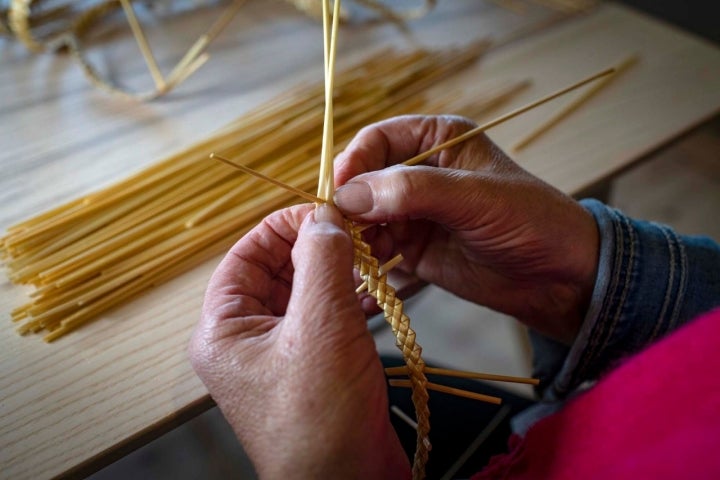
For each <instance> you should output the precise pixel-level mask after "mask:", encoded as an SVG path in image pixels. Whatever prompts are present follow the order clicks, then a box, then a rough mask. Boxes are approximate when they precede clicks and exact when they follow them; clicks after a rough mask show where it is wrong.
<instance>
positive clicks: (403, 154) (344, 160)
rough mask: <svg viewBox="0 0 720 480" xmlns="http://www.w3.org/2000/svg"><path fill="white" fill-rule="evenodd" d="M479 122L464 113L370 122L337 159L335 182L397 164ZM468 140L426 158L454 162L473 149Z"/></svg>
mask: <svg viewBox="0 0 720 480" xmlns="http://www.w3.org/2000/svg"><path fill="white" fill-rule="evenodd" d="M475 126H476V125H475V124H474V123H473V122H472V121H470V120H468V119H466V118H463V117H457V116H449V115H448V116H427V115H406V116H400V117H395V118H391V119H389V120H384V121H382V122H378V123H375V124H372V125H369V126H367V127H365V128H363V129H362V130H360V132H359V133H358V134H357V135H356V136H355V138H353V140H352V141H351V142H350V144H349V145H348V146H347V148H346V149H345V151H343V152H342V153H341V154H340V155H338V157H337V158H336V160H335V183H336V185H343V184H344V183H345V182H347V181H348V180H349V179H351V178H353V177H355V176H357V175H360V174H362V173H366V172H371V171H373V170H380V169H382V168H385V167H387V166H391V165H396V164H398V163H402V162H404V161H405V160H408V159H410V158H412V157H414V156H416V155H418V154H420V153H422V152H425V151H427V150H429V149H430V148H432V147H434V146H435V145H439V144H440V143H443V142H445V141H447V140H449V139H451V138H455V137H457V136H458V135H460V134H462V133H464V132H466V131H468V130H470V129H472V128H474V127H475ZM475 143H480V144H482V146H483V149H485V150H488V149H487V148H486V147H487V145H489V144H490V142H489V141H487V139H486V138H484V136H481V137H479V138H478V139H477V140H476V141H475ZM471 145H472V142H466V143H464V144H462V145H460V146H458V147H455V148H454V149H449V150H446V151H443V152H441V153H440V154H438V155H435V156H433V157H430V158H429V159H428V160H426V161H425V164H428V165H439V166H450V165H451V164H452V165H453V166H455V167H456V168H460V167H461V166H460V165H456V164H454V163H453V162H454V161H455V159H456V157H457V156H458V152H459V151H461V150H463V149H465V150H467V149H472V148H473V147H472V146H471Z"/></svg>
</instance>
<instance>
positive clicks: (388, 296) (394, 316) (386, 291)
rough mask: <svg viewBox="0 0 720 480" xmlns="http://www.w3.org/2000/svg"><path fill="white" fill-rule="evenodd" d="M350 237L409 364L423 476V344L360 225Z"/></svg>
mask: <svg viewBox="0 0 720 480" xmlns="http://www.w3.org/2000/svg"><path fill="white" fill-rule="evenodd" d="M349 230H350V233H351V235H352V239H353V255H354V264H355V268H357V269H358V271H359V272H360V278H362V280H363V282H364V284H366V285H367V290H368V293H369V294H370V295H372V296H373V297H374V298H375V299H376V300H377V304H378V306H379V307H380V308H382V310H383V314H384V315H385V320H387V322H388V323H389V324H390V326H391V327H392V331H393V334H394V335H395V339H396V341H395V345H397V347H398V348H399V349H400V351H401V352H402V355H403V359H404V360H405V365H407V367H408V371H409V373H408V374H409V376H410V382H411V385H412V401H413V405H414V406H415V416H416V420H417V424H418V427H417V447H416V450H415V459H414V462H413V479H422V478H425V464H426V463H427V460H428V454H429V452H430V439H429V437H428V434H429V433H430V409H429V408H428V393H427V383H428V381H427V378H425V362H424V361H423V359H422V347H420V345H418V344H417V343H416V342H415V331H414V330H413V329H412V328H410V318H409V317H408V316H407V315H405V314H404V313H403V302H402V300H400V299H399V298H397V297H396V296H395V289H394V288H393V287H392V286H391V285H389V284H388V282H387V272H382V271H380V262H379V261H378V259H377V258H376V257H374V256H373V255H372V253H371V249H370V245H368V244H367V243H365V242H364V241H363V240H362V237H361V231H362V229H361V228H360V227H358V226H356V225H352V224H350V225H349Z"/></svg>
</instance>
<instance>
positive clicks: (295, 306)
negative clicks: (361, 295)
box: [285, 205, 364, 336]
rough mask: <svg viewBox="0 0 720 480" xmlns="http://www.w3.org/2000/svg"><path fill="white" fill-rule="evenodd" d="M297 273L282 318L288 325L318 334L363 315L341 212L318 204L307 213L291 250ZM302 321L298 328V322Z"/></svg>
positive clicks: (361, 317)
mask: <svg viewBox="0 0 720 480" xmlns="http://www.w3.org/2000/svg"><path fill="white" fill-rule="evenodd" d="M292 259H293V264H294V266H295V275H294V277H293V291H292V294H291V297H290V301H289V303H288V309H287V315H286V317H285V322H287V323H289V324H293V323H301V324H302V325H301V326H300V325H297V324H296V325H288V326H289V327H290V328H291V329H293V330H297V331H302V332H304V333H308V334H310V335H317V336H321V334H327V333H328V330H333V329H338V328H339V329H342V328H345V327H346V326H347V325H344V321H346V320H347V319H355V320H354V321H355V322H356V323H357V322H359V324H361V325H362V326H363V328H364V315H363V314H362V311H361V310H360V306H359V304H358V300H357V296H356V294H355V282H354V278H353V269H352V262H353V250H352V240H351V238H350V235H349V233H348V232H347V231H346V230H345V227H344V221H343V218H342V215H340V212H339V211H338V210H337V209H336V208H334V207H331V206H328V205H320V206H318V207H317V208H316V210H315V212H313V214H310V215H308V217H307V219H306V221H305V222H304V223H303V225H302V227H301V228H300V232H299V234H298V239H297V242H296V244H295V247H294V249H293V252H292ZM296 327H300V328H296Z"/></svg>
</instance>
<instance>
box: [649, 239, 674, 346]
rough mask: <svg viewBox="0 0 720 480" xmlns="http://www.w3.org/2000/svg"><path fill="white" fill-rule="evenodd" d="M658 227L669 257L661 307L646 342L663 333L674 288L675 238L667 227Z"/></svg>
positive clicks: (667, 321)
mask: <svg viewBox="0 0 720 480" xmlns="http://www.w3.org/2000/svg"><path fill="white" fill-rule="evenodd" d="M658 228H659V229H660V231H661V232H662V233H663V235H664V236H665V243H666V246H667V251H668V256H669V257H670V258H669V261H668V279H667V284H666V286H665V299H664V300H663V305H662V308H661V309H660V313H659V314H658V318H657V319H656V320H655V328H653V331H652V333H651V334H650V338H648V339H647V340H646V341H645V343H646V344H649V343H651V342H653V341H654V340H655V339H656V338H657V337H658V336H660V335H662V334H664V333H665V331H666V330H667V325H665V323H669V321H670V319H669V318H668V319H667V320H666V319H665V317H666V316H667V312H668V310H669V308H670V304H671V303H672V302H671V299H672V297H673V295H672V294H673V290H674V289H675V269H676V268H675V239H674V238H672V237H671V235H670V232H668V229H667V228H664V227H661V226H658ZM663 325H665V328H663Z"/></svg>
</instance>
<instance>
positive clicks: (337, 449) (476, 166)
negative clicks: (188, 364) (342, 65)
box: [189, 116, 599, 478]
mask: <svg viewBox="0 0 720 480" xmlns="http://www.w3.org/2000/svg"><path fill="white" fill-rule="evenodd" d="M472 127H473V124H472V123H471V122H469V121H467V120H465V119H461V118H458V117H423V116H412V117H399V118H395V119H391V120H388V121H385V122H381V123H379V124H375V125H372V126H369V127H367V128H365V129H363V130H362V131H361V132H359V133H358V135H357V136H356V137H355V139H354V140H353V141H352V142H351V144H350V145H349V146H348V147H347V149H346V150H345V152H343V153H342V154H341V155H340V156H339V157H338V158H337V159H336V184H337V185H339V186H340V187H339V188H338V190H337V192H336V196H335V203H336V204H337V206H338V207H339V208H340V210H341V211H342V212H343V213H344V214H345V215H347V216H348V217H350V218H352V219H353V220H356V221H358V222H363V223H371V224H377V225H380V226H376V227H372V228H371V229H369V230H368V231H367V232H366V235H367V238H368V240H369V241H370V242H371V244H372V245H373V251H374V253H375V254H376V255H378V254H379V256H380V257H382V258H390V257H392V256H394V255H395V254H396V253H402V254H403V256H404V257H405V261H403V262H402V263H401V264H400V265H399V266H398V267H397V270H399V271H402V272H405V274H406V275H408V276H409V278H413V279H417V280H420V281H425V282H430V283H434V284H437V285H439V286H440V287H442V288H444V289H447V290H449V291H451V292H453V293H455V294H457V295H459V296H461V297H464V298H466V299H468V300H471V301H473V302H476V303H479V304H483V305H486V306H489V307H491V308H494V309H496V310H499V311H502V312H505V313H508V314H510V315H513V316H516V317H517V318H518V319H520V320H521V321H523V322H525V323H526V324H528V325H530V326H532V327H534V328H536V329H538V330H539V331H542V332H544V333H545V334H547V335H549V336H551V337H553V338H555V339H556V340H559V341H562V342H566V343H570V342H572V340H573V339H574V337H575V335H576V333H577V330H578V328H579V326H580V324H581V321H582V319H583V316H584V314H585V310H586V309H587V305H588V302H589V298H590V295H591V293H592V289H593V285H594V281H595V276H596V268H597V267H596V264H597V255H598V248H599V246H598V242H599V240H598V232H597V227H596V225H595V222H594V220H593V218H592V216H591V215H590V214H589V213H587V212H586V211H585V210H584V209H583V208H582V207H580V206H579V205H578V204H577V203H576V202H574V201H573V200H572V199H571V198H569V197H567V196H566V195H564V194H562V193H561V192H559V191H557V190H556V189H554V188H552V187H550V186H549V185H547V184H545V183H544V182H542V181H540V180H539V179H537V178H535V177H534V176H532V175H530V174H529V173H527V172H526V171H524V170H523V169H522V168H520V167H519V166H518V165H516V164H515V163H513V162H512V161H511V160H510V159H509V158H508V157H507V156H506V155H505V154H504V153H502V152H501V151H500V150H499V149H498V148H497V147H495V146H494V145H493V144H492V143H491V142H490V141H489V140H488V139H487V138H486V137H483V136H480V137H476V138H475V139H473V140H469V141H467V142H465V143H463V144H461V145H458V146H457V147H455V148H452V149H449V150H447V151H443V152H441V153H440V154H439V155H436V156H435V157H432V158H430V159H429V160H428V161H427V162H426V163H425V165H421V166H417V167H404V166H394V165H396V164H398V163H400V162H402V161H404V160H406V159H408V158H410V157H412V156H414V155H415V154H417V153H420V152H422V151H425V150H427V149H429V148H430V147H432V146H433V145H436V144H439V143H442V142H444V141H445V140H447V139H449V138H452V137H455V136H457V135H458V134H460V133H462V132H464V131H466V130H468V129H470V128H472ZM354 289H355V279H354V278H353V272H352V242H351V240H350V237H349V235H348V233H347V232H345V231H344V230H343V227H342V216H341V215H340V213H339V211H338V210H337V209H335V208H334V207H329V206H322V207H320V208H318V209H317V210H314V209H313V207H312V206H311V205H300V206H296V207H291V208H289V209H285V210H281V211H279V212H275V213H274V214H272V215H270V216H269V217H267V218H266V219H265V220H264V221H263V222H262V223H261V224H260V225H258V226H257V227H256V228H255V229H253V230H252V231H251V232H249V233H248V234H247V235H246V236H245V237H243V238H242V239H241V240H240V241H239V242H238V243H237V244H236V245H235V246H234V247H233V248H232V249H231V250H230V252H229V253H228V254H227V256H226V257H225V258H224V259H223V261H222V262H221V263H220V265H219V266H218V268H217V270H216V271H215V273H214V275H213V277H212V279H211V281H210V283H209V285H208V289H207V293H206V296H205V303H204V306H203V312H202V318H201V320H200V323H199V324H198V326H197V328H196V330H195V332H194V334H193V338H192V340H191V342H190V346H189V353H190V358H191V361H192V365H193V367H194V368H195V370H196V371H197V373H198V375H199V377H200V378H201V379H202V381H203V382H204V383H205V385H206V386H207V388H208V390H209V392H210V394H211V395H212V397H213V398H214V399H215V401H216V402H217V404H218V406H219V407H220V409H221V410H222V412H223V414H224V415H225V417H226V418H227V420H228V421H229V422H230V424H231V425H232V427H233V428H234V430H235V432H236V433H237V436H238V438H239V439H240V441H241V442H242V444H243V446H244V447H245V449H246V451H247V453H248V455H249V457H250V458H251V460H252V461H253V463H254V465H255V467H256V469H257V471H258V473H259V474H260V476H261V477H262V478H408V477H409V476H410V465H409V462H408V460H407V458H406V456H405V454H404V452H403V451H402V448H401V446H400V443H399V441H398V439H397V436H396V435H395V433H394V431H393V430H392V427H391V425H390V420H389V417H388V404H387V402H388V400H387V394H386V386H385V379H384V375H383V372H382V366H381V365H380V362H379V360H378V357H377V354H376V351H375V345H374V342H373V339H372V336H371V335H370V333H369V332H368V330H367V327H366V324H365V318H366V317H365V314H366V311H363V306H365V307H368V308H366V309H365V310H369V309H370V307H369V303H368V302H364V301H358V297H357V295H356V294H355V291H354Z"/></svg>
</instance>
